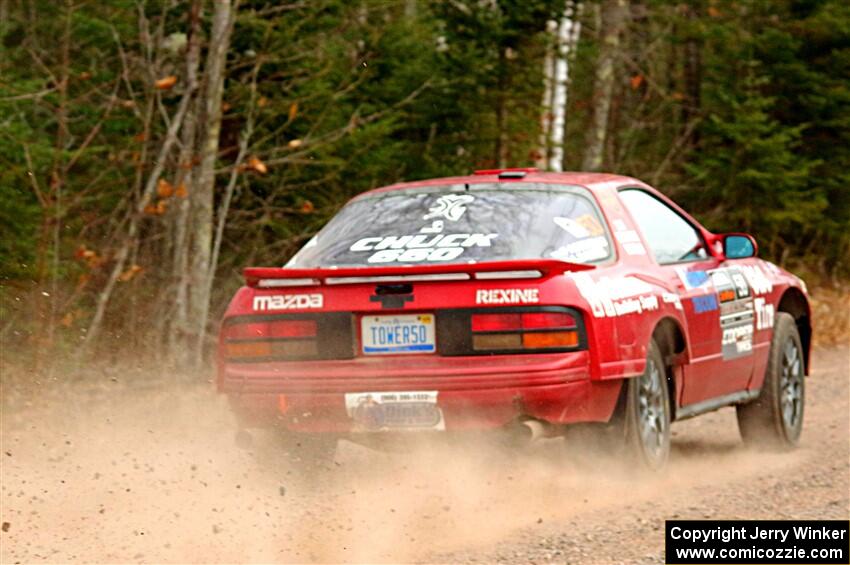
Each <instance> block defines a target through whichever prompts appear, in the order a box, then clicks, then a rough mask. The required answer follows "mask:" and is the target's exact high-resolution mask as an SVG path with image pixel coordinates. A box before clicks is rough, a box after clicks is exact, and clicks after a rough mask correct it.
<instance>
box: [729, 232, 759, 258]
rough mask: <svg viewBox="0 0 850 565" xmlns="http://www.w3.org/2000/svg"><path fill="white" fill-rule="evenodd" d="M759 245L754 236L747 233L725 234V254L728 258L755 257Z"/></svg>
mask: <svg viewBox="0 0 850 565" xmlns="http://www.w3.org/2000/svg"><path fill="white" fill-rule="evenodd" d="M756 253H758V245H756V240H755V239H753V236H751V235H748V234H745V233H728V234H726V235H724V236H723V255H725V256H726V258H727V259H745V258H747V257H755V256H756Z"/></svg>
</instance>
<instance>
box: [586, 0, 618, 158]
mask: <svg viewBox="0 0 850 565" xmlns="http://www.w3.org/2000/svg"><path fill="white" fill-rule="evenodd" d="M628 9H629V5H628V0H605V1H604V2H603V4H602V18H601V19H602V27H601V30H600V50H599V58H598V59H597V61H596V73H595V77H594V85H593V102H592V104H593V115H592V117H591V121H590V125H589V127H588V128H587V136H586V138H585V153H584V159H583V161H582V169H584V170H586V171H598V170H600V169H601V168H602V164H603V159H604V153H605V140H606V135H607V132H608V114H609V112H610V110H611V99H612V97H613V94H614V62H615V59H616V57H617V50H618V49H619V48H620V34H621V32H622V31H623V28H624V27H625V23H626V19H627V17H628Z"/></svg>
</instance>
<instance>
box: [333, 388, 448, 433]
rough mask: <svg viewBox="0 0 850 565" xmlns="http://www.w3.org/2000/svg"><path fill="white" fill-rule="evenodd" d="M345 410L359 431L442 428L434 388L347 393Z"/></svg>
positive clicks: (440, 413) (440, 414) (443, 427)
mask: <svg viewBox="0 0 850 565" xmlns="http://www.w3.org/2000/svg"><path fill="white" fill-rule="evenodd" d="M345 410H346V412H348V416H349V417H350V418H351V419H352V420H354V423H355V425H356V428H357V429H358V430H359V431H381V430H442V429H445V425H444V423H443V413H442V411H441V410H440V408H439V407H438V406H437V391H410V392H353V393H348V394H346V395H345Z"/></svg>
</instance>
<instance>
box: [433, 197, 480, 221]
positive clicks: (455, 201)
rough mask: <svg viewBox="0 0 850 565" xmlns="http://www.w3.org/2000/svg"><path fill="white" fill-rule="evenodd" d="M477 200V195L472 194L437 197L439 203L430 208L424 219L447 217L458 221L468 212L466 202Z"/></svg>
mask: <svg viewBox="0 0 850 565" xmlns="http://www.w3.org/2000/svg"><path fill="white" fill-rule="evenodd" d="M474 201H475V197H474V196H472V195H471V194H445V195H443V196H441V197H439V198H438V199H437V203H436V204H434V205H433V206H431V207H430V208H429V209H428V213H427V214H425V215H424V216H423V217H422V219H423V220H430V219H431V218H440V217H442V218H445V219H447V220H451V221H453V222H456V221H458V220H459V219H461V218H462V217H463V213H464V212H466V206H464V204H470V203H472V202H474Z"/></svg>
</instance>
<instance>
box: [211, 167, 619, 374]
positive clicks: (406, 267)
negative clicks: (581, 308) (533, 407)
mask: <svg viewBox="0 0 850 565" xmlns="http://www.w3.org/2000/svg"><path fill="white" fill-rule="evenodd" d="M610 249H611V244H610V239H609V236H608V233H607V230H606V229H605V227H604V224H603V222H602V221H601V216H600V214H599V211H598V208H597V206H596V203H595V201H594V200H593V198H592V197H591V196H590V194H589V193H587V191H585V190H584V189H581V188H579V187H561V186H550V185H543V186H541V185H536V184H531V183H528V184H527V185H523V186H522V188H520V187H519V185H516V184H514V185H512V188H509V189H506V188H504V187H502V186H501V185H493V184H482V185H472V186H467V185H463V186H460V187H457V186H453V187H433V186H432V187H426V188H420V189H408V190H398V191H391V192H386V193H379V194H375V195H371V196H366V197H361V198H359V199H356V200H355V201H353V202H352V203H350V204H348V205H347V206H346V207H345V208H344V209H343V210H342V211H341V212H340V213H339V214H338V215H337V216H336V217H335V218H334V219H333V220H332V221H331V222H330V223H329V224H328V225H327V226H326V227H325V229H323V230H322V231H321V232H320V233H319V234H318V235H317V236H316V237H314V238H313V239H312V240H311V241H310V242H309V243H308V244H307V245H305V247H304V248H303V249H302V250H301V251H300V252H299V253H298V254H297V255H296V256H295V257H294V258H293V259H292V260H291V261H290V263H289V264H287V266H286V267H285V268H249V269H246V270H245V278H246V283H247V286H246V287H244V288H243V289H241V290H240V291H239V293H237V295H236V297H234V300H233V302H232V303H231V305H230V308H229V309H228V313H227V315H226V317H225V320H224V324H223V327H222V333H221V351H220V353H221V360H222V361H224V362H226V363H233V364H267V363H278V364H279V363H280V362H288V363H297V364H299V365H301V367H299V370H307V371H308V372H312V371H313V370H314V369H315V370H320V369H319V368H318V366H309V364H310V363H312V364H313V365H315V363H316V362H317V361H327V362H331V361H345V360H349V365H348V367H351V365H350V361H351V360H355V361H356V362H358V363H360V364H361V365H363V366H371V367H372V369H371V370H373V371H375V370H378V371H380V369H375V366H374V364H375V362H376V360H381V361H382V364H383V365H385V366H389V365H397V364H398V363H403V364H405V365H406V366H411V367H412V366H414V365H415V366H416V367H417V369H416V370H417V371H418V372H419V373H421V372H422V371H425V372H427V371H428V370H429V367H431V366H433V367H434V370H439V365H440V364H439V361H437V359H436V358H441V359H446V358H455V359H457V358H459V357H476V356H478V357H480V356H493V355H500V354H521V353H558V352H564V351H574V350H577V349H582V348H583V347H584V344H585V339H586V337H585V335H584V330H583V327H582V320H581V316H580V314H579V312H578V311H576V310H575V309H573V308H572V307H571V306H570V301H568V300H565V296H564V294H563V289H564V285H563V284H562V283H560V282H559V280H558V279H559V277H560V275H562V274H563V273H565V272H570V271H582V270H587V269H592V268H594V265H595V264H596V263H598V262H602V261H606V260H608V259H609V258H610ZM391 360H392V363H390V361H391ZM395 360H397V361H395ZM323 364H324V363H322V364H320V365H323ZM485 364H486V362H485ZM254 366H255V367H256V365H254ZM398 368H399V367H398V366H396V370H398ZM244 369H248V367H244ZM348 370H353V369H348ZM364 370H365V369H364Z"/></svg>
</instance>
